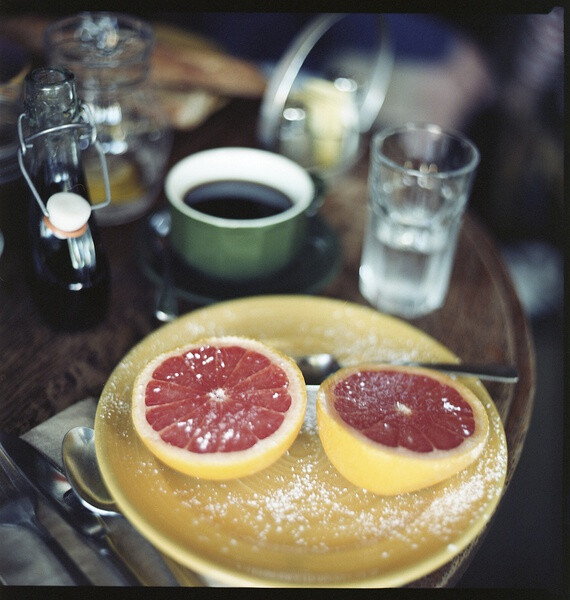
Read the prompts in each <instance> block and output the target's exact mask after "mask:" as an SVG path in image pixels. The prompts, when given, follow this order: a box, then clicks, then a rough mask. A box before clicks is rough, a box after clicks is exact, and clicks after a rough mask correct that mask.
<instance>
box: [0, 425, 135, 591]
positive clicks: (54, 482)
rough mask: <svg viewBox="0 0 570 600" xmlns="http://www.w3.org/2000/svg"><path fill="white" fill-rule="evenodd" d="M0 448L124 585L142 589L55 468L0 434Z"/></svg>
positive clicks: (99, 523) (104, 529)
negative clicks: (0, 446) (2, 448)
mask: <svg viewBox="0 0 570 600" xmlns="http://www.w3.org/2000/svg"><path fill="white" fill-rule="evenodd" d="M0 444H2V446H3V447H4V450H5V452H6V454H7V455H8V456H9V457H10V459H11V460H12V462H14V463H15V464H16V465H17V467H18V468H19V470H20V471H21V472H22V473H23V475H24V476H25V478H26V480H27V481H28V482H29V484H30V485H31V486H32V487H33V488H34V489H35V490H37V491H38V492H40V493H41V495H42V496H43V497H44V498H45V500H46V501H47V502H48V503H49V504H50V506H52V507H53V508H54V509H55V510H56V511H57V512H58V514H59V515H60V516H61V517H62V518H63V519H64V520H65V521H66V522H67V523H68V525H70V526H71V527H72V528H73V529H74V530H75V531H76V532H77V533H79V534H80V536H81V538H82V539H83V540H84V541H85V542H86V543H87V544H88V545H89V546H90V547H91V548H92V549H94V550H95V551H96V552H97V553H98V554H99V555H100V556H101V557H102V558H103V559H104V560H105V561H106V562H107V563H108V564H109V565H110V566H111V567H112V568H113V570H114V571H115V573H116V574H117V575H118V576H119V577H120V578H121V580H122V581H124V583H125V584H126V585H137V586H140V585H144V584H143V582H142V581H141V579H140V578H139V577H138V576H137V575H136V574H135V573H134V572H133V571H132V570H131V568H130V567H129V566H128V565H127V564H126V563H125V561H124V560H123V559H122V558H121V557H120V555H119V553H118V551H117V549H116V547H115V544H114V543H113V540H112V539H111V537H110V535H109V531H108V528H107V525H106V524H105V522H104V521H103V519H102V518H101V517H100V516H99V515H97V514H96V513H94V512H92V511H90V510H89V509H88V508H86V507H85V506H83V504H81V502H80V501H79V499H78V498H77V496H76V495H75V492H74V491H73V490H72V488H71V485H70V484H69V482H68V480H67V478H66V477H65V474H64V473H63V471H62V470H61V469H60V468H59V466H58V465H56V464H55V463H54V462H53V461H52V460H51V459H50V458H49V457H47V456H46V455H45V454H43V453H42V452H40V451H39V450H37V449H36V448H35V447H34V446H32V445H31V444H29V443H28V442H26V441H25V440H23V439H21V438H19V437H17V436H14V435H11V434H8V433H6V432H0Z"/></svg>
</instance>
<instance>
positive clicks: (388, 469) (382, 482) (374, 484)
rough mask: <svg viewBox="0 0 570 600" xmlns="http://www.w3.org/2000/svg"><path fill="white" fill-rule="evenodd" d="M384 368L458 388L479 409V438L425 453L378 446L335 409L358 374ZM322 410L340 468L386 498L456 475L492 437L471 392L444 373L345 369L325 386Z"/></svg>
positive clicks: (321, 422) (327, 442)
mask: <svg viewBox="0 0 570 600" xmlns="http://www.w3.org/2000/svg"><path fill="white" fill-rule="evenodd" d="M381 369H384V370H390V371H393V370H396V371H405V372H407V373H410V374H412V373H415V374H419V375H424V376H427V377H431V378H434V379H436V380H438V381H440V382H441V383H444V384H446V385H449V386H451V387H453V388H455V389H456V390H457V391H459V393H460V394H461V396H462V397H463V399H464V400H465V401H466V402H468V404H469V405H470V406H471V409H472V411H473V415H474V417H475V423H476V429H475V431H474V432H473V434H472V435H471V436H469V437H468V438H466V439H465V440H464V441H463V442H462V443H461V444H460V445H459V446H458V447H457V448H455V449H453V450H433V451H431V452H429V453H421V452H415V451H413V450H409V449H407V448H402V447H395V448H393V447H389V446H385V445H382V444H380V443H376V442H374V441H372V440H370V439H369V438H367V437H366V436H365V435H363V434H362V433H361V432H360V431H358V430H357V429H355V428H354V427H352V426H350V425H349V424H347V423H346V422H345V421H343V420H342V418H341V417H340V416H339V414H338V413H337V412H336V410H335V408H334V406H333V394H334V392H333V390H334V386H335V385H336V384H337V383H338V382H340V381H342V380H343V379H345V378H346V377H348V376H349V375H351V374H353V373H356V372H359V371H365V370H381ZM316 412H317V425H318V434H319V438H320V440H321V444H322V446H323V449H324V451H325V454H326V455H327V457H328V459H329V460H330V462H331V463H332V464H333V465H334V467H335V468H336V469H337V470H338V471H339V473H340V474H341V475H343V477H344V478H345V479H347V480H348V481H350V482H351V483H352V484H353V485H355V486H357V487H360V488H364V489H366V490H368V491H369V492H372V493H375V494H380V495H386V496H393V495H397V494H404V493H408V492H414V491H417V490H420V489H423V488H426V487H430V486H432V485H435V484H437V483H440V482H442V481H444V480H446V479H448V478H450V477H452V476H453V475H455V474H456V473H458V472H459V471H461V470H463V469H465V468H466V467H467V466H469V465H470V464H471V463H472V462H474V461H475V460H476V459H477V458H478V457H479V455H480V454H481V452H482V450H483V448H484V446H485V444H486V441H487V438H488V436H489V418H488V415H487V411H486V409H485V407H484V406H483V404H482V403H481V401H480V400H479V398H477V396H476V395H475V394H474V393H473V392H472V391H471V390H470V389H469V388H467V387H466V386H465V385H463V384H461V383H460V382H458V381H456V380H455V379H452V378H451V377H449V376H447V375H445V374H443V373H439V372H436V371H431V370H428V369H422V368H419V367H395V366H389V367H388V366H379V365H377V364H370V365H359V366H358V367H346V368H344V369H341V370H339V371H337V372H336V373H335V374H334V375H332V376H330V377H329V378H328V379H327V380H325V381H324V382H323V383H322V384H321V386H320V387H319V390H318V392H317V399H316Z"/></svg>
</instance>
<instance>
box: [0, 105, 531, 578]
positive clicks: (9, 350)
mask: <svg viewBox="0 0 570 600" xmlns="http://www.w3.org/2000/svg"><path fill="white" fill-rule="evenodd" d="M258 109H259V104H258V103H257V102H256V101H251V100H235V101H232V102H231V103H230V104H229V105H227V106H226V107H224V108H223V109H222V110H220V111H219V112H217V113H216V114H214V115H213V116H211V117H210V118H209V119H208V120H207V121H206V122H205V123H204V124H202V125H201V126H200V127H198V128H197V129H195V130H193V131H190V132H178V133H176V135H175V141H174V147H173V151H172V155H171V160H170V164H174V163H175V162H177V161H178V160H180V159H181V158H183V157H184V156H186V155H188V154H190V153H192V152H196V151H198V150H202V149H207V148H212V147H218V146H231V145H238V146H239V145H241V146H256V139H255V130H256V119H257V114H258ZM367 171H368V164H367V157H366V156H363V157H362V160H361V161H360V162H359V163H358V164H357V165H356V166H355V167H354V168H353V169H352V170H351V171H350V172H349V173H347V174H345V175H343V176H342V177H341V178H339V179H338V180H337V181H335V182H334V185H331V186H330V191H329V192H328V193H327V195H326V198H325V202H324V204H323V206H322V208H321V216H322V218H323V219H324V220H325V221H326V222H328V224H329V225H330V226H331V227H332V228H333V229H334V230H336V232H337V233H338V235H339V237H340V241H341V244H342V265H341V268H340V271H339V272H338V275H337V276H336V277H335V278H334V279H333V280H332V281H331V282H330V283H329V284H328V285H327V286H326V287H325V288H324V289H322V290H320V291H319V294H321V295H324V296H330V297H335V298H341V299H344V300H348V301H351V302H357V303H361V304H366V301H365V300H364V299H363V298H362V296H361V295H360V294H359V291H358V267H359V262H360V250H361V243H362V236H363V230H364V219H365V213H366V176H367ZM14 189H16V190H17V191H14ZM0 193H1V194H2V197H1V198H0V230H1V231H2V232H3V233H4V236H5V238H6V247H5V250H4V254H3V255H2V256H1V257H0V385H1V390H2V396H1V401H0V428H1V429H3V430H5V431H9V432H12V433H17V434H22V433H24V432H26V431H28V430H29V429H31V428H32V427H34V426H35V425H37V424H39V423H41V422H43V421H45V420H47V419H48V418H49V417H51V416H52V415H54V414H56V413H57V412H59V411H61V410H62V409H64V408H66V407H67V406H70V405H71V404H73V403H75V402H77V401H79V400H82V399H83V398H85V397H87V396H97V395H98V394H99V393H100V391H101V389H102V387H103V385H104V383H105V381H106V380H107V378H108V377H109V375H110V373H111V371H112V370H113V368H114V367H115V365H116V364H117V363H118V362H119V361H120V360H121V358H122V357H123V356H124V355H125V354H126V352H127V351H128V350H129V349H130V348H131V347H132V346H133V345H134V344H136V343H137V342H138V341H139V340H141V339H142V338H143V337H144V336H145V335H146V334H148V333H149V332H150V331H152V330H153V329H154V328H156V327H157V325H158V323H157V322H156V321H155V320H154V317H153V303H154V296H155V291H154V289H153V286H152V285H151V284H150V283H149V281H148V279H147V278H146V277H145V275H144V274H143V273H142V272H141V270H140V268H139V267H138V265H137V256H136V244H135V240H136V238H137V233H138V232H139V231H140V227H141V222H140V221H139V222H135V223H131V224H127V225H121V226H113V227H108V228H105V229H104V230H103V237H104V243H105V246H106V250H107V253H108V256H109V259H110V262H111V270H112V299H111V306H110V310H109V313H108V315H107V317H106V319H105V321H104V322H103V323H101V324H100V325H99V326H97V327H96V328H94V329H92V330H90V331H86V332H79V333H60V332H54V331H52V330H50V329H49V327H48V326H46V325H45V324H44V323H43V322H42V321H41V319H40V317H39V316H38V315H37V313H36V312H35V308H34V305H33V304H32V300H31V298H30V296H29V294H28V290H27V286H26V282H25V281H24V277H23V275H22V265H23V260H24V257H22V256H21V243H19V238H20V236H21V235H22V232H21V222H22V220H23V218H24V215H23V208H22V206H23V196H24V195H25V191H24V192H22V188H20V189H19V190H18V186H11V188H10V189H9V190H7V189H5V188H3V189H2V191H1V192H0ZM164 203H165V198H164V197H163V195H161V196H160V197H159V198H158V199H157V205H160V204H164ZM195 307H196V306H192V305H191V304H185V305H183V307H182V308H183V310H192V309H193V308H195ZM412 323H413V324H414V325H415V326H417V327H419V328H420V329H422V330H424V331H425V332H426V333H428V334H430V335H431V336H433V337H434V338H436V339H437V340H438V341H440V342H441V343H443V344H444V345H445V346H447V347H448V348H450V349H451V350H452V351H453V352H454V353H455V354H457V355H458V356H459V357H460V358H461V359H462V360H464V361H474V362H502V363H512V364H515V365H516V366H517V368H518V371H519V376H520V379H519V381H518V383H516V384H499V383H489V384H487V389H488V391H489V393H490V395H491V397H492V398H493V400H494V401H495V403H496V405H497V407H498V410H499V413H500V415H501V418H502V420H503V424H504V428H505V432H506V437H507V444H508V451H509V458H508V470H507V484H508V482H509V481H510V480H511V478H512V475H513V472H514V470H515V468H516V465H517V463H518V460H519V457H520V454H521V451H522V447H523V443H524V438H525V434H526V431H527V428H528V426H529V421H530V416H531V412H532V402H533V392H534V385H535V375H534V355H533V348H532V342H531V335H530V330H529V325H528V323H527V321H526V318H525V316H524V313H523V310H522V308H521V305H520V303H519V301H518V299H517V296H516V293H515V291H514V288H513V285H512V282H511V280H510V278H509V276H508V273H507V271H506V270H505V267H504V266H503V264H502V262H501V259H500V256H499V253H498V251H497V249H496V247H495V245H494V243H493V240H492V239H491V238H490V236H489V235H488V233H487V232H486V231H485V228H484V227H483V226H482V225H481V224H480V223H479V222H478V221H477V220H476V219H475V218H474V217H473V216H472V215H469V214H468V215H467V216H466V218H465V222H464V225H463V229H462V232H461V236H460V239H459V245H458V249H457V255H456V260H455V266H454V270H453V275H452V279H451V285H450V289H449V293H448V296H447V300H446V303H445V305H444V306H443V308H441V309H440V310H438V311H436V312H434V313H432V314H430V315H428V316H426V317H423V318H421V319H417V320H415V321H413V322H412ZM483 535H484V534H483ZM480 538H481V536H480ZM480 541H481V539H478V540H476V541H475V542H473V543H472V544H471V545H470V546H469V547H468V548H467V549H466V550H465V551H464V552H463V553H461V554H460V555H459V556H457V557H456V558H455V559H454V560H453V561H451V562H450V563H448V564H447V565H445V566H444V567H442V568H440V569H438V570H437V571H436V572H434V573H432V574H430V575H429V576H427V577H424V578H422V579H421V580H419V581H416V582H414V583H413V586H414V587H439V586H445V585H452V584H453V583H454V582H455V581H457V580H458V579H459V577H460V576H461V574H462V573H463V571H464V570H465V569H466V567H467V565H468V563H469V557H470V556H471V555H472V554H473V551H474V550H475V549H476V548H477V546H478V544H479V543H480Z"/></svg>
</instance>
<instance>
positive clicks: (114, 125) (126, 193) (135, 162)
mask: <svg viewBox="0 0 570 600" xmlns="http://www.w3.org/2000/svg"><path fill="white" fill-rule="evenodd" d="M45 44H46V51H47V54H48V58H49V61H50V64H52V65H54V66H63V67H67V68H68V69H70V70H71V71H72V72H73V73H74V74H75V76H76V77H77V80H78V85H79V93H80V96H81V98H82V99H83V101H84V102H85V103H86V104H87V105H88V106H89V108H90V110H91V112H92V115H93V120H94V123H95V125H96V128H97V132H98V138H99V142H100V144H101V146H102V148H103V150H104V152H105V156H106V159H107V166H108V169H109V179H110V183H111V203H110V205H109V206H108V207H106V208H104V209H102V210H100V211H99V212H98V213H97V218H98V221H99V222H100V223H102V224H103V225H112V224H119V223H125V222H128V221H132V220H134V219H136V218H138V217H140V216H141V215H142V214H144V213H145V212H146V211H147V210H148V209H149V208H150V206H151V205H152V203H153V202H154V200H155V198H156V197H157V195H158V193H159V191H160V187H161V183H162V178H163V175H164V169H165V166H166V161H167V159H168V156H169V153H170V149H171V146H172V134H171V132H170V130H169V129H168V125H167V121H166V118H165V116H164V115H163V114H161V112H160V108H159V104H158V102H157V101H156V99H155V98H154V94H153V93H152V90H151V89H150V87H149V86H148V85H147V77H148V73H149V68H150V57H151V53H152V49H153V46H154V32H153V30H152V28H151V26H150V25H149V24H147V23H145V22H144V21H142V20H140V19H137V18H134V17H131V16H128V15H123V14H118V13H109V12H83V13H80V14H78V15H75V16H71V17H67V18H65V19H62V20H59V21H57V22H56V23H54V24H53V25H51V26H50V27H49V28H48V29H47V30H46V34H45ZM84 165H85V171H86V175H87V180H88V184H89V189H90V191H91V198H92V202H93V203H94V204H97V203H98V202H100V201H102V199H103V198H104V188H103V181H102V179H101V175H100V173H101V170H100V168H99V160H98V157H97V156H96V154H95V153H91V154H90V155H89V154H88V155H87V156H86V157H85V162H84Z"/></svg>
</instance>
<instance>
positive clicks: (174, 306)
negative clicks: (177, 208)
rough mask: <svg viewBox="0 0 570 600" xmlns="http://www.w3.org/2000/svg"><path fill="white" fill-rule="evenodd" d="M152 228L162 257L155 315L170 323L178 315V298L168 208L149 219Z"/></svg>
mask: <svg viewBox="0 0 570 600" xmlns="http://www.w3.org/2000/svg"><path fill="white" fill-rule="evenodd" d="M149 225H150V229H151V231H152V232H153V234H154V238H155V243H156V246H157V250H158V253H159V256H160V258H161V263H162V264H161V269H162V273H161V275H162V279H161V281H160V282H159V287H158V290H157V297H156V306H155V310H154V316H155V317H156V319H157V320H158V321H160V322H161V323H169V322H170V321H172V320H174V319H175V318H176V317H177V316H178V300H177V298H176V291H175V289H174V281H173V276H172V265H171V260H170V250H169V248H168V236H169V234H170V229H171V227H172V221H171V217H170V213H169V212H168V210H161V211H158V212H156V213H154V214H153V215H152V216H151V217H150V219H149Z"/></svg>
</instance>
